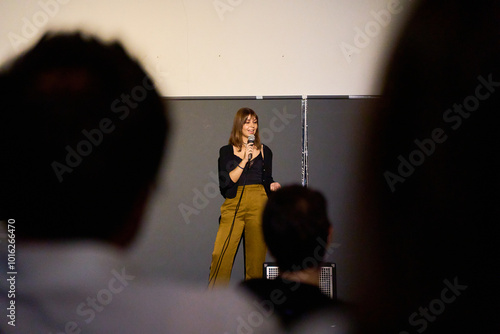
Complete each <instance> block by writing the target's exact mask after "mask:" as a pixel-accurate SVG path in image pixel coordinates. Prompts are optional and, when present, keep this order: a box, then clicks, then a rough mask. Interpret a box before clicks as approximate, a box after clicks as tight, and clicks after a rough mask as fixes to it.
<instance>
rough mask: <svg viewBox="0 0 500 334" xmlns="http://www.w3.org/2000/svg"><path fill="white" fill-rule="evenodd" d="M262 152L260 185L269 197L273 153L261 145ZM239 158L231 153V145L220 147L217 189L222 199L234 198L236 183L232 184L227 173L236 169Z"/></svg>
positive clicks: (236, 188)
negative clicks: (262, 163) (262, 161)
mask: <svg viewBox="0 0 500 334" xmlns="http://www.w3.org/2000/svg"><path fill="white" fill-rule="evenodd" d="M262 150H263V152H264V165H263V167H262V185H263V186H264V189H266V193H267V195H268V196H269V193H270V192H271V183H273V182H274V179H273V152H272V151H271V149H270V148H269V147H267V146H265V145H262ZM241 160H242V159H241V158H240V157H238V156H236V155H235V154H234V152H233V145H225V146H222V147H221V148H220V150H219V160H218V164H219V189H220V193H221V194H222V196H223V197H224V198H234V197H236V192H237V190H238V183H234V182H233V180H231V177H229V172H231V171H232V170H233V169H235V168H236V166H237V165H238V164H239V163H240V162H241Z"/></svg>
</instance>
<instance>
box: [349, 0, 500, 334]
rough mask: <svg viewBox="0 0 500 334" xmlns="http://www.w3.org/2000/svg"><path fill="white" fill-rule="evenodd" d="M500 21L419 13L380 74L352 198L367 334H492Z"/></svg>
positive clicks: (483, 8) (448, 6) (479, 10)
mask: <svg viewBox="0 0 500 334" xmlns="http://www.w3.org/2000/svg"><path fill="white" fill-rule="evenodd" d="M499 15H500V4H499V3H498V2H497V1H484V2H481V4H480V5H478V4H476V3H473V2H471V1H458V2H455V1H420V3H418V4H417V5H416V7H415V10H414V12H413V13H412V15H411V16H410V18H409V20H408V21H407V23H406V25H405V27H404V28H403V29H402V32H401V34H400V36H399V40H398V42H397V44H396V46H395V49H394V50H393V53H392V57H391V58H390V59H389V61H388V62H387V69H386V73H385V77H384V81H383V94H382V99H381V101H380V103H378V104H377V108H376V110H374V112H373V113H372V115H371V119H370V120H368V122H367V124H368V130H367V135H366V140H365V142H366V143H367V145H366V146H365V147H366V150H365V151H364V152H363V155H362V161H363V163H362V164H361V173H360V174H361V175H363V179H362V181H363V182H361V184H362V186H361V187H360V189H358V190H359V199H360V203H361V205H360V206H358V208H362V210H363V211H364V212H363V213H364V214H363V215H362V216H361V217H359V218H360V220H359V221H357V222H356V224H357V227H358V232H359V233H360V234H362V235H363V238H364V239H360V240H365V241H368V240H369V242H366V243H363V244H362V245H360V247H359V249H363V250H362V251H361V253H358V255H359V258H358V259H360V261H363V263H364V265H363V267H362V268H361V267H360V268H359V273H358V274H359V276H361V275H365V276H366V279H365V280H364V283H366V284H361V285H360V286H359V287H358V289H357V293H358V297H357V298H358V300H360V301H361V304H364V307H366V308H365V309H364V310H363V308H361V309H362V313H363V316H362V319H364V320H363V321H364V322H365V323H364V325H366V328H365V330H366V329H369V330H371V331H372V332H374V331H377V332H384V333H386V332H390V331H394V332H399V333H416V332H417V333H422V332H424V331H425V333H434V332H436V333H445V332H446V333H462V332H463V333H471V332H478V333H479V332H482V333H486V332H488V333H490V332H498V331H499V327H500V326H499V325H498V321H496V325H495V324H494V323H495V321H494V319H495V318H494V317H495V311H494V310H498V301H499V298H498V293H497V292H495V291H498V289H497V288H496V285H497V283H496V281H497V279H496V277H498V275H497V274H494V270H495V269H494V268H495V266H496V265H497V264H498V256H497V255H496V254H498V251H497V250H496V249H495V246H494V245H495V244H496V240H494V239H493V236H494V235H495V234H494V232H493V228H494V226H495V225H496V224H497V222H498V221H499V219H500V216H499V211H498V207H499V206H498V201H499V195H498V190H497V189H498V186H499V185H500V184H499V182H498V181H499V176H498V172H497V171H498V169H499V167H500V166H499V163H498V159H496V157H495V154H496V153H495V152H496V149H497V148H498V147H499V141H500V136H499V135H498V130H497V127H498V124H499V122H500V116H499V114H498V112H497V111H498V110H499V108H500V91H499V89H500V67H499V65H500V43H499V42H498V36H499V33H500V25H498V17H499ZM365 265H366V266H365ZM367 273H369V274H367ZM495 276H496V277H495Z"/></svg>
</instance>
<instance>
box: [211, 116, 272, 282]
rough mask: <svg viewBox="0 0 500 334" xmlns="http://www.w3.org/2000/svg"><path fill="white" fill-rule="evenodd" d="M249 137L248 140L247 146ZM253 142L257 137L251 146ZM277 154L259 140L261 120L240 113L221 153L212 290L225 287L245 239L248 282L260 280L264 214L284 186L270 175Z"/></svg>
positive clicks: (264, 247) (212, 265) (263, 243)
mask: <svg viewBox="0 0 500 334" xmlns="http://www.w3.org/2000/svg"><path fill="white" fill-rule="evenodd" d="M249 137H250V142H249ZM252 138H255V140H254V142H253V143H252ZM272 160H273V153H272V151H271V149H270V148H269V147H267V146H264V145H263V144H261V142H260V137H259V118H258V116H257V114H256V113H255V111H253V110H252V109H250V108H241V109H239V110H238V112H237V113H236V116H235V117H234V122H233V129H232V131H231V136H230V137H229V144H228V145H226V146H223V147H221V148H220V151H219V161H218V162H219V188H220V191H221V194H222V196H223V197H224V198H225V199H226V200H225V201H224V204H222V207H221V216H220V219H219V230H218V232H217V236H216V238H215V245H214V251H213V253H212V264H211V266H210V277H209V283H208V285H209V287H210V288H213V287H214V286H227V285H228V284H229V279H230V277H231V270H232V269H233V263H234V258H235V256H236V252H237V250H238V246H239V244H240V240H241V238H242V237H243V240H244V243H243V247H244V251H245V279H246V280H247V279H250V278H261V277H262V270H263V269H262V266H263V263H264V261H265V258H266V252H267V248H266V244H265V242H264V236H263V234H262V217H261V216H262V210H263V209H264V205H265V204H266V201H267V195H268V194H269V192H270V191H276V190H278V189H279V188H280V187H281V185H280V184H279V183H278V182H274V180H273V176H272Z"/></svg>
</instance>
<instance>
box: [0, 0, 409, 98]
mask: <svg viewBox="0 0 500 334" xmlns="http://www.w3.org/2000/svg"><path fill="white" fill-rule="evenodd" d="M414 2H415V1H410V0H281V1H278V0H273V1H271V0H185V1H181V0H168V1H167V0H163V1H162V0H149V1H137V0H16V1H14V0H0V13H1V14H0V15H1V17H2V19H1V20H0V61H3V60H5V59H6V58H8V57H10V56H12V55H14V54H16V53H18V52H19V51H20V50H23V49H25V48H26V47H28V46H29V45H31V44H32V43H34V42H35V41H36V40H37V39H38V38H39V37H40V35H41V34H42V33H43V31H45V30H46V29H48V28H63V29H66V30H67V29H69V30H73V29H78V28H80V29H84V30H85V31H88V32H95V33H98V34H99V35H100V36H103V37H105V38H119V39H121V40H123V41H124V43H125V44H126V46H127V47H128V48H129V49H130V50H131V51H132V53H133V54H135V55H136V56H137V57H138V58H140V59H141V60H142V61H143V63H144V64H145V65H146V67H147V68H148V70H149V72H150V73H151V74H152V75H153V76H154V77H155V79H156V80H157V82H158V83H159V86H160V88H161V91H162V93H163V95H165V96H261V95H264V96H269V95H374V94H379V93H380V92H379V89H378V85H377V84H376V78H377V73H378V72H377V71H378V69H379V68H380V67H381V65H382V61H383V59H384V54H385V51H386V50H388V48H389V47H390V45H391V41H392V38H391V37H392V36H393V33H394V32H395V31H397V29H398V27H399V25H400V23H401V22H402V21H403V18H404V16H405V15H406V14H407V13H408V12H409V11H410V10H409V8H410V7H411V4H412V3H414Z"/></svg>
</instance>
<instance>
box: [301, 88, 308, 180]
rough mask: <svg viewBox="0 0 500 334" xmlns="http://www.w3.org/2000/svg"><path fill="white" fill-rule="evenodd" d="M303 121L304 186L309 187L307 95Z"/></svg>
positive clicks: (303, 109)
mask: <svg viewBox="0 0 500 334" xmlns="http://www.w3.org/2000/svg"><path fill="white" fill-rule="evenodd" d="M301 120H302V186H304V187H307V185H308V183H309V160H308V155H309V150H308V146H309V140H308V134H307V125H308V124H307V95H304V96H302V105H301Z"/></svg>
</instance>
